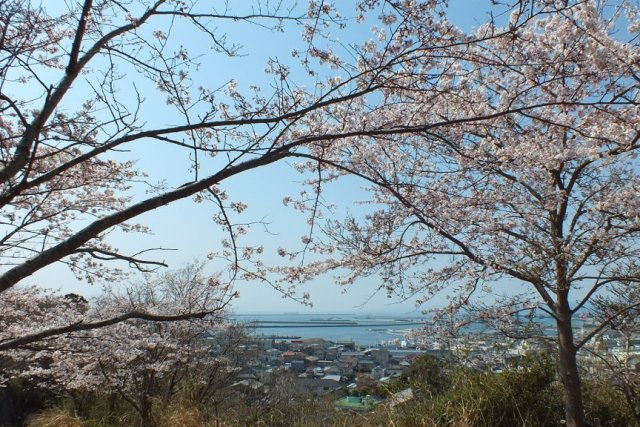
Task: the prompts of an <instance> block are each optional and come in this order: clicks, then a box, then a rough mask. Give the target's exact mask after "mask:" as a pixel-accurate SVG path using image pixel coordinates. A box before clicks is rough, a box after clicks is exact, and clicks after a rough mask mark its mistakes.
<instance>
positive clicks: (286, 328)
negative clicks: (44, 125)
mask: <svg viewBox="0 0 640 427" xmlns="http://www.w3.org/2000/svg"><path fill="white" fill-rule="evenodd" d="M231 320H232V321H234V322H236V323H238V324H241V325H244V326H245V327H247V328H248V330H249V332H250V333H251V334H254V335H262V336H268V337H271V336H273V337H276V338H289V339H309V338H322V339H325V340H329V341H334V342H335V341H353V342H355V343H356V344H358V345H365V346H367V345H378V344H385V343H392V342H395V343H399V342H400V341H402V340H403V339H404V337H405V335H406V334H407V333H408V332H409V331H410V330H412V329H419V328H421V326H423V325H424V323H423V322H424V320H425V318H424V316H420V315H413V316H411V315H409V316H407V315H404V314H396V315H389V314H348V313H345V314H309V313H281V314H234V315H232V316H231ZM538 322H539V323H540V324H541V325H542V326H543V328H544V330H543V334H545V335H555V333H556V332H555V325H554V324H553V321H552V319H551V318H541V319H538ZM581 324H582V322H579V321H576V324H575V325H574V326H575V327H576V333H577V334H580V332H579V329H578V328H579V327H580V325H581ZM465 330H466V332H472V333H486V332H489V333H491V332H492V331H491V330H490V329H488V328H487V327H486V326H485V325H482V324H480V323H477V324H471V325H468V326H467V327H466V328H465Z"/></svg>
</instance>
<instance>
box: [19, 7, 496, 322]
mask: <svg viewBox="0 0 640 427" xmlns="http://www.w3.org/2000/svg"><path fill="white" fill-rule="evenodd" d="M338 3H339V5H340V7H343V5H344V14H345V15H346V16H349V15H350V14H353V11H352V7H348V6H347V5H348V3H347V2H338ZM488 3H489V2H488V1H485V0H455V1H452V2H451V14H450V19H451V20H452V21H453V22H454V23H456V24H458V25H460V26H462V27H464V28H466V29H468V28H469V27H471V26H474V25H477V24H479V23H481V22H483V21H484V20H485V19H484V18H485V17H486V10H487V9H486V8H487V5H488ZM369 25H370V24H369V23H364V24H357V23H356V22H355V20H353V21H352V22H351V23H350V24H349V26H348V31H346V32H342V33H340V34H338V35H337V36H336V37H338V38H341V37H342V38H343V39H341V41H343V42H351V41H356V40H359V41H364V40H366V39H367V38H369V37H370V36H369ZM174 31H181V29H180V28H177V29H175V30H174ZM220 31H222V32H226V33H227V37H228V39H229V40H230V41H233V42H235V43H239V44H241V45H242V46H243V47H242V49H241V51H240V53H241V56H239V57H235V58H227V57H224V56H222V55H212V56H211V57H210V58H206V59H204V60H203V63H202V66H201V67H200V68H199V69H198V71H197V72H196V73H195V78H196V79H201V80H202V81H203V82H207V83H208V86H215V85H216V84H219V85H224V84H225V83H226V82H228V81H229V80H230V79H235V80H236V81H237V82H238V86H239V88H246V87H248V86H249V85H258V86H267V85H268V84H269V82H270V77H266V76H265V75H264V73H263V70H264V68H265V63H266V60H267V58H268V57H278V58H279V59H280V60H282V61H283V62H286V63H289V64H293V63H294V60H292V59H291V58H290V52H291V50H292V49H294V48H301V47H302V46H301V43H302V41H301V38H300V37H299V34H300V32H301V28H293V29H291V28H289V29H287V31H285V32H284V33H279V32H272V31H268V30H266V29H263V28H259V27H258V26H250V25H246V24H238V23H235V22H229V23H223V24H221V26H220ZM194 37H195V38H194V39H193V40H192V43H193V44H194V45H196V46H197V45H198V44H199V43H205V41H204V40H200V39H198V38H197V37H196V36H194ZM181 38H184V37H181ZM194 47H195V46H194ZM294 78H295V79H297V80H298V83H300V84H305V77H303V76H301V77H294ZM211 82H215V84H213V83H211ZM147 90H148V91H145V92H144V94H145V97H146V98H147V102H148V103H153V102H163V101H162V98H161V97H159V95H157V94H156V93H154V92H153V89H152V88H150V87H149V88H147ZM265 91H266V92H268V88H265ZM123 96H126V94H123ZM162 119H163V120H164V121H165V122H166V123H168V124H170V123H173V122H172V117H169V116H166V117H163V118H162ZM136 150H137V151H136V152H134V154H135V155H136V156H137V157H138V164H137V166H138V167H139V168H140V169H141V170H144V171H147V172H148V173H149V175H150V177H152V179H156V180H157V179H160V178H163V179H166V181H167V183H168V184H169V185H170V186H174V187H175V186H179V185H181V184H182V183H184V181H185V177H188V176H189V172H188V169H189V165H190V163H189V159H188V157H186V156H185V153H184V152H178V151H176V150H175V149H173V148H170V147H164V146H158V145H157V142H155V143H153V142H148V143H147V144H145V145H143V146H141V147H139V148H137V149H136ZM202 173H203V174H207V171H206V170H203V171H202ZM302 180H303V177H302V176H301V175H299V174H298V173H297V172H295V171H294V170H293V168H291V167H290V164H285V163H281V164H277V165H272V166H269V167H266V168H260V169H257V170H255V171H252V172H249V173H246V174H243V175H242V176H238V177H237V178H234V179H232V180H230V181H228V182H225V184H224V185H223V188H224V189H226V190H228V192H229V194H230V196H231V199H233V200H241V201H244V202H246V203H247V204H248V205H249V209H248V210H247V211H246V212H245V213H244V214H243V215H242V218H243V219H246V220H247V221H264V222H266V223H268V233H267V232H264V229H263V227H261V226H255V227H253V228H252V230H251V233H250V235H249V239H250V240H251V241H254V242H260V243H262V244H264V246H265V261H266V263H267V264H271V265H273V264H274V263H277V262H278V261H279V257H278V256H277V255H276V251H277V248H278V247H280V246H283V247H291V246H296V245H297V246H299V245H300V238H301V236H302V235H303V234H304V233H305V231H306V230H307V227H308V226H307V224H306V220H305V218H304V215H301V214H299V213H297V212H295V211H294V210H293V209H291V208H286V207H284V205H283V203H282V199H283V197H285V196H287V195H290V194H295V193H296V192H298V191H300V189H301V186H300V182H301V181H302ZM362 185H363V183H360V182H358V181H357V180H356V179H354V178H351V179H345V180H343V181H341V182H340V183H339V184H337V185H333V186H331V188H330V191H329V192H328V193H327V198H328V201H329V202H331V203H336V204H338V205H339V206H340V207H341V208H340V209H342V211H343V212H344V211H345V210H354V209H355V210H359V209H363V207H362V206H360V205H357V204H356V202H357V201H358V200H362V199H364V198H365V197H364V193H363V191H362V188H361V187H362ZM141 196H142V194H141ZM214 213H215V208H214V206H212V205H208V204H195V203H193V202H192V201H191V200H183V201H180V202H178V203H174V204H172V205H170V206H167V207H164V208H161V209H158V210H156V211H154V212H151V213H149V214H146V215H144V216H142V217H140V218H139V220H138V221H137V222H139V223H143V224H146V225H148V226H150V227H151V228H152V230H153V235H151V236H145V237H144V238H134V239H131V235H128V236H124V237H117V238H116V239H115V241H116V242H117V243H118V246H119V247H120V248H121V249H122V252H126V251H128V250H129V251H131V252H136V251H139V250H142V249H144V248H146V247H163V248H172V249H175V250H174V251H171V252H166V253H164V254H160V258H163V259H165V260H166V261H167V262H168V263H169V264H170V267H173V268H177V267H179V266H180V265H181V264H183V263H185V262H188V261H189V260H192V259H202V258H204V257H205V256H206V254H207V253H209V252H212V251H216V250H219V242H220V240H221V237H222V234H221V231H220V230H219V228H218V227H217V226H216V225H215V224H214V223H213V221H212V220H211V217H212V215H213V214H214ZM211 268H212V269H215V264H212V265H211ZM377 281H378V279H377V278H370V279H367V280H363V281H362V282H361V283H357V284H356V285H354V286H352V287H351V288H349V289H343V288H340V287H339V286H337V285H336V284H335V283H334V280H333V277H332V276H331V275H326V276H324V277H322V278H319V279H317V280H315V281H313V282H311V283H308V284H306V285H305V286H304V287H302V288H301V291H304V292H309V293H310V294H311V298H312V299H311V301H312V303H313V305H314V307H313V309H311V308H308V307H305V306H302V305H300V304H299V303H297V302H295V301H292V300H289V299H283V298H282V297H281V296H280V295H279V294H278V293H277V292H275V291H274V290H273V289H271V288H270V287H269V286H268V285H265V284H262V283H238V285H237V289H238V290H239V292H240V295H241V296H240V298H239V299H238V300H236V301H235V303H234V306H233V309H234V311H236V312H239V313H263V312H284V311H300V312H302V311H313V312H316V313H338V312H343V313H344V312H354V311H356V312H362V313H368V312H389V313H392V312H393V313H411V312H416V310H418V311H419V309H416V307H415V304H414V302H413V301H412V300H408V301H398V300H394V299H388V298H387V297H386V295H385V294H383V293H379V294H376V293H375V289H376V288H377V286H378V285H379V283H378V282H377ZM29 282H31V283H38V284H44V285H47V286H51V287H56V288H57V287H60V288H61V289H62V291H64V292H71V291H73V292H78V293H81V294H83V295H87V296H91V295H95V294H96V293H97V292H98V290H99V289H98V288H89V287H88V286H87V285H86V284H83V283H79V282H78V281H77V280H75V278H74V277H73V275H71V273H69V272H68V271H67V270H66V269H65V268H64V267H62V266H54V267H51V268H48V269H45V270H44V271H42V272H40V273H38V274H36V275H34V276H33V277H32V278H31V279H30V280H29ZM434 303H435V304H437V303H438V301H435V302H434ZM422 308H424V307H422Z"/></svg>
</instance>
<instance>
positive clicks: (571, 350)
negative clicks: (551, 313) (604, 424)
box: [557, 309, 585, 427]
mask: <svg viewBox="0 0 640 427" xmlns="http://www.w3.org/2000/svg"><path fill="white" fill-rule="evenodd" d="M562 311H563V312H561V313H558V318H557V328H558V343H559V357H558V370H559V374H560V378H561V380H562V385H563V387H564V412H565V417H566V423H567V424H566V425H567V426H569V427H584V425H585V419H584V405H583V402H582V388H581V385H580V374H579V373H578V363H577V360H576V353H577V350H576V347H575V345H574V342H573V327H572V325H571V313H570V312H569V311H568V309H566V310H562Z"/></svg>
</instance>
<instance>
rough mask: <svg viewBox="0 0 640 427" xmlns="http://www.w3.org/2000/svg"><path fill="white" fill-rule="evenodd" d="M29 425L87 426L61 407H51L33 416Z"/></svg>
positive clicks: (38, 426) (52, 426)
mask: <svg viewBox="0 0 640 427" xmlns="http://www.w3.org/2000/svg"><path fill="white" fill-rule="evenodd" d="M27 425H28V426H29V427H85V425H86V424H85V423H84V422H83V421H82V420H81V419H79V418H76V417H72V416H71V415H69V414H67V413H66V412H64V411H63V410H61V409H49V410H47V411H44V412H41V413H39V414H37V415H35V416H33V417H32V418H31V419H30V420H29V422H28V423H27Z"/></svg>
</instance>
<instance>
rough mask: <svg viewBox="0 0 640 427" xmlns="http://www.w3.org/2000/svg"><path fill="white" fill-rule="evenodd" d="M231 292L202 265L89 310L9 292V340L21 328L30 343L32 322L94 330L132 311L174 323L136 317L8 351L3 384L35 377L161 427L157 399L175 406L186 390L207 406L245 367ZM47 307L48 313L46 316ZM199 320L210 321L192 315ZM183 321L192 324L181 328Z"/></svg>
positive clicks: (114, 292)
mask: <svg viewBox="0 0 640 427" xmlns="http://www.w3.org/2000/svg"><path fill="white" fill-rule="evenodd" d="M230 290H231V287H230V286H228V285H227V286H223V285H221V284H220V283H219V282H218V279H217V278H216V277H207V276H206V275H205V274H204V263H193V264H189V265H187V266H185V267H183V268H182V269H179V270H176V271H169V272H166V273H164V274H161V275H147V276H146V278H145V280H144V281H142V282H140V283H138V284H135V285H133V286H131V287H129V288H128V289H126V290H124V289H119V290H118V289H107V290H105V292H104V293H103V294H102V295H101V296H100V298H99V299H98V300H97V301H95V302H93V303H91V304H89V303H87V302H86V301H82V300H78V299H74V298H70V297H68V296H65V297H63V296H59V295H56V294H52V293H50V292H45V291H42V290H38V289H37V288H36V289H34V288H30V289H25V290H11V291H8V293H9V294H10V296H12V298H5V299H4V300H3V309H4V310H3V312H4V313H15V315H7V316H6V317H3V328H2V331H3V332H2V334H3V335H4V337H3V338H4V339H3V340H2V341H6V339H7V338H5V337H6V336H9V337H10V336H11V335H12V334H13V330H16V329H17V330H18V331H19V333H20V334H24V330H25V322H26V321H29V322H30V323H32V324H33V328H34V329H36V330H39V329H40V328H41V326H38V325H39V324H41V323H42V322H55V321H58V322H63V323H65V324H67V323H70V324H91V323H95V322H100V321H102V320H104V319H108V320H111V319H113V318H116V317H117V316H119V315H120V314H121V313H130V312H144V313H148V314H149V315H150V316H153V315H154V314H156V313H158V314H159V315H162V316H167V317H168V316H172V317H174V319H173V320H172V321H170V322H167V321H161V320H159V321H158V320H156V321H153V320H147V319H139V318H130V319H126V320H121V321H119V322H117V323H114V322H111V323H110V324H108V325H103V326H102V327H100V328H89V329H86V330H75V331H74V332H71V333H66V334H57V335H55V336H52V337H49V338H46V339H44V338H43V339H40V340H38V341H37V342H32V343H30V344H28V345H24V346H21V347H19V348H18V349H17V350H11V351H7V352H4V353H3V357H4V358H8V359H9V360H13V361H14V362H13V364H9V363H5V364H4V365H5V367H6V366H13V372H11V369H9V371H6V370H5V372H3V375H4V376H5V377H6V378H12V377H22V378H28V379H29V380H30V381H31V382H32V383H33V384H38V385H40V386H42V387H47V388H50V389H51V388H59V389H61V390H66V391H74V390H80V391H99V392H101V393H106V394H115V395H117V396H119V397H120V398H122V399H123V400H125V401H126V402H128V403H129V404H130V405H131V406H132V408H134V409H135V410H136V412H137V413H138V414H139V416H140V419H141V425H144V426H149V425H153V424H154V419H153V415H152V410H151V409H152V399H153V398H160V399H163V401H165V402H168V401H169V400H170V399H171V397H172V396H173V395H175V393H176V392H177V391H178V390H179V388H180V387H181V386H184V385H185V383H186V381H190V382H192V383H193V384H195V385H196V386H197V392H198V395H199V397H200V398H204V397H207V396H211V393H212V391H213V390H212V388H214V387H217V388H220V387H222V385H223V383H224V381H225V379H226V381H229V380H230V378H232V375H233V372H234V367H237V363H236V362H237V361H238V360H237V357H235V356H234V353H233V351H237V345H238V344H239V343H240V342H242V340H243V339H244V338H243V337H244V334H243V333H242V332H241V331H240V330H238V328H234V327H229V326H227V325H226V324H225V322H224V314H225V309H226V307H227V305H228V304H229V302H230V301H231V300H232V298H233V296H234V295H233V293H231V292H230ZM38 297H39V298H38ZM42 305H48V306H49V307H50V309H49V310H46V311H43V310H41V306H42ZM198 312H200V313H207V315H206V316H203V317H201V318H195V317H194V316H192V315H191V314H192V313H198ZM185 313H186V314H188V315H189V316H185V317H184V318H182V320H176V319H179V318H180V316H182V315H184V314H185ZM229 328H230V329H229ZM227 329H229V330H228V331H227ZM8 339H11V338H8ZM213 344H215V346H216V349H217V351H216V352H215V354H213V352H212V351H211V350H212V346H213ZM230 350H232V351H230Z"/></svg>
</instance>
